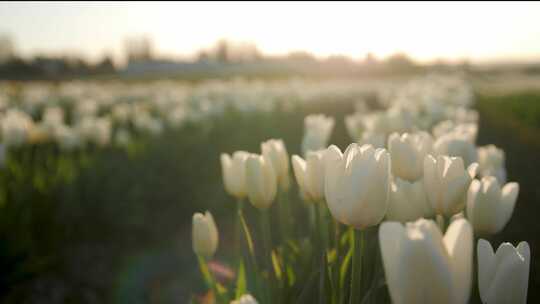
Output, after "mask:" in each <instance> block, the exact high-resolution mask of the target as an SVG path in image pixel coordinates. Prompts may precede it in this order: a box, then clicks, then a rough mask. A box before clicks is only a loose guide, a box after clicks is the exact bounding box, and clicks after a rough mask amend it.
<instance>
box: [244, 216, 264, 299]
mask: <svg viewBox="0 0 540 304" xmlns="http://www.w3.org/2000/svg"><path fill="white" fill-rule="evenodd" d="M238 218H239V219H240V223H241V225H242V228H243V230H244V234H243V238H242V239H241V240H242V243H241V244H242V245H241V248H242V250H241V252H242V255H243V256H244V259H245V260H246V261H248V263H247V264H246V268H247V269H246V273H247V277H248V278H251V280H248V284H249V282H253V284H254V290H255V295H256V296H259V297H260V294H261V290H262V286H260V282H261V280H260V279H259V275H260V272H259V267H257V260H256V257H255V251H254V248H253V239H252V237H251V232H250V230H249V227H248V225H247V223H246V220H245V218H244V213H243V211H242V210H239V213H238Z"/></svg>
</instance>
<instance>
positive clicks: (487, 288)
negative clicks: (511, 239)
mask: <svg viewBox="0 0 540 304" xmlns="http://www.w3.org/2000/svg"><path fill="white" fill-rule="evenodd" d="M477 246H478V249H477V250H478V289H479V290H480V298H481V299H482V302H483V303H485V304H507V303H512V304H525V303H527V289H528V285H529V266H530V263H531V251H530V248H529V244H528V243H527V242H521V243H519V244H518V246H517V247H514V246H512V244H510V243H503V244H501V245H500V246H499V248H498V249H497V252H496V253H494V252H493V247H491V244H490V243H489V242H488V241H486V240H483V239H480V240H478V245H477Z"/></svg>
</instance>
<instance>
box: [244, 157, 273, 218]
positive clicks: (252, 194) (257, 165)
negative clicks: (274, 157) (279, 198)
mask: <svg viewBox="0 0 540 304" xmlns="http://www.w3.org/2000/svg"><path fill="white" fill-rule="evenodd" d="M246 190H247V195H248V198H249V200H250V202H251V204H253V206H255V207H257V208H259V209H267V208H268V207H270V206H271V205H272V203H273V202H274V199H275V198H276V192H277V177H276V173H275V172H274V168H273V167H272V164H271V163H270V160H269V159H267V158H266V157H264V156H262V155H258V154H250V155H249V156H248V158H247V160H246Z"/></svg>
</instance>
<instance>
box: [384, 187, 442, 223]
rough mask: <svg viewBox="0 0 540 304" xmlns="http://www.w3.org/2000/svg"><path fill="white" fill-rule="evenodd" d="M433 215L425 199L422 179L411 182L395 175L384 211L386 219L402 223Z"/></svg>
mask: <svg viewBox="0 0 540 304" xmlns="http://www.w3.org/2000/svg"><path fill="white" fill-rule="evenodd" d="M433 215H434V212H433V208H431V205H430V204H429V202H428V200H427V197H426V191H425V190H424V182H423V181H422V180H417V181H415V182H412V183H411V182H408V181H406V180H402V179H400V178H397V177H396V178H394V182H393V183H392V187H391V189H390V201H389V203H388V211H387V212H386V219H387V220H389V221H398V222H403V223H404V222H410V221H414V220H417V219H419V218H422V217H425V218H428V217H432V216H433Z"/></svg>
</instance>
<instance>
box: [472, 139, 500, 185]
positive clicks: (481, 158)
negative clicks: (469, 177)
mask: <svg viewBox="0 0 540 304" xmlns="http://www.w3.org/2000/svg"><path fill="white" fill-rule="evenodd" d="M478 170H479V172H480V174H481V175H482V176H490V175H491V176H495V177H496V178H497V179H498V180H499V182H500V183H504V182H506V169H505V153H504V150H502V149H499V148H497V147H496V146H495V145H487V146H483V147H478Z"/></svg>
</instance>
